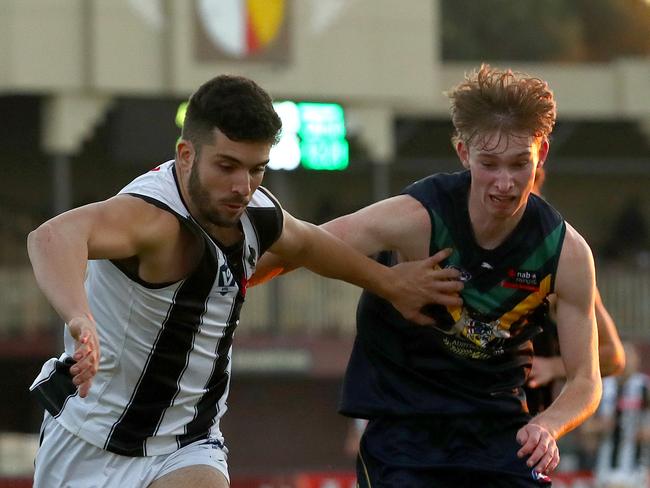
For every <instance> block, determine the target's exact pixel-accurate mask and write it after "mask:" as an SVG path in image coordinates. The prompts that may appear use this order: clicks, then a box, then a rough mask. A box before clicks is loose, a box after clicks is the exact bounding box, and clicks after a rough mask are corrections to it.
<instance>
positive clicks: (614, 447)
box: [584, 342, 650, 488]
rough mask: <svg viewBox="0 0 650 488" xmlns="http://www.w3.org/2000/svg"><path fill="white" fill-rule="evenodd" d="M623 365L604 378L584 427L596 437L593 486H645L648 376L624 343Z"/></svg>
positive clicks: (649, 439)
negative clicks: (618, 371) (597, 401)
mask: <svg viewBox="0 0 650 488" xmlns="http://www.w3.org/2000/svg"><path fill="white" fill-rule="evenodd" d="M624 348H625V354H626V358H627V361H626V365H625V369H624V371H623V373H622V374H621V375H620V376H617V377H609V378H604V379H603V398H602V401H601V403H600V406H599V407H598V411H597V413H596V415H594V416H593V417H592V418H590V419H589V420H588V422H587V423H585V426H584V430H586V431H589V435H592V436H595V437H596V438H597V439H598V446H599V447H598V451H597V455H596V466H595V476H596V486H597V487H598V488H642V487H647V486H648V481H649V480H648V468H649V467H650V378H649V377H648V376H647V375H646V374H644V373H641V372H639V353H638V350H637V349H636V347H635V346H634V344H632V343H630V342H625V343H624Z"/></svg>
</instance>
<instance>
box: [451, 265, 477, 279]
mask: <svg viewBox="0 0 650 488" xmlns="http://www.w3.org/2000/svg"><path fill="white" fill-rule="evenodd" d="M445 268H450V269H455V270H456V271H458V272H459V273H460V275H459V276H458V279H459V280H460V281H462V282H463V283H467V282H468V281H469V280H471V279H472V274H471V273H470V272H469V271H467V270H466V269H463V268H461V267H460V266H456V265H455V264H451V265H449V266H445Z"/></svg>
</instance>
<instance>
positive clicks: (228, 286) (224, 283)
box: [217, 263, 238, 296]
mask: <svg viewBox="0 0 650 488" xmlns="http://www.w3.org/2000/svg"><path fill="white" fill-rule="evenodd" d="M237 289H238V288H237V282H236V281H235V277H234V276H233V274H232V271H230V268H229V267H228V264H227V263H223V264H222V265H221V267H220V268H219V276H218V277H217V291H218V292H219V293H220V294H221V295H222V296H225V295H227V294H228V293H231V292H233V291H237Z"/></svg>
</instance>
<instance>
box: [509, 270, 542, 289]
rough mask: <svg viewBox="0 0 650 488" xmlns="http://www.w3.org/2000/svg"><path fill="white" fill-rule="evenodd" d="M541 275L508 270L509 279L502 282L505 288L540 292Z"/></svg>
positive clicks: (532, 272) (533, 272)
mask: <svg viewBox="0 0 650 488" xmlns="http://www.w3.org/2000/svg"><path fill="white" fill-rule="evenodd" d="M539 281H540V280H539V274H538V273H537V272H535V271H523V270H515V269H514V268H510V269H508V277H507V278H506V279H505V280H503V281H502V282H501V286H503V287H504V288H516V289H519V290H527V291H539Z"/></svg>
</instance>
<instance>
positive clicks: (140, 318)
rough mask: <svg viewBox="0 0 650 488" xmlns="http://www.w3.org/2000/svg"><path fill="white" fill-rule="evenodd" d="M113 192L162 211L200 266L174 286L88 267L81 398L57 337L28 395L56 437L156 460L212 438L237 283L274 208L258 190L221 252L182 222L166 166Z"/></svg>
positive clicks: (273, 231) (241, 288)
mask: <svg viewBox="0 0 650 488" xmlns="http://www.w3.org/2000/svg"><path fill="white" fill-rule="evenodd" d="M120 193H121V194H129V195H133V196H135V197H138V198H142V199H143V200H145V201H147V202H149V203H151V204H153V205H156V206H157V207H159V208H161V209H164V210H166V211H169V212H171V213H172V214H174V215H175V216H176V217H177V218H178V219H179V220H180V221H181V222H182V223H183V224H184V225H187V226H188V227H189V228H190V229H191V230H192V231H193V232H196V233H197V235H200V236H201V237H202V239H203V240H204V243H205V245H204V253H203V256H202V258H201V262H200V264H199V265H198V266H197V267H196V269H195V270H194V271H193V272H192V273H191V274H190V275H189V276H187V277H186V278H185V279H183V280H181V281H178V282H175V283H169V284H150V283H146V282H144V281H143V280H141V279H140V278H139V277H138V276H137V273H132V272H129V270H128V269H126V268H125V267H124V266H122V265H120V263H119V262H113V261H109V260H94V261H89V262H88V270H87V275H86V282H85V286H86V292H87V295H88V300H89V303H90V308H91V311H92V313H93V316H94V318H95V321H96V323H97V330H98V334H99V340H100V345H101V361H100V367H99V371H98V373H97V375H96V377H95V379H94V381H93V385H92V387H91V389H90V392H89V394H88V396H87V397H86V398H80V397H79V395H78V394H77V391H76V388H75V386H74V385H73V383H72V380H71V376H70V374H69V368H70V366H71V365H72V363H73V361H72V359H71V356H72V354H73V352H74V341H73V340H72V338H71V337H70V334H69V333H67V331H66V333H65V334H64V335H65V352H64V353H63V354H62V355H61V357H60V358H59V359H56V358H52V359H50V360H49V361H47V362H46V363H45V364H44V366H43V368H42V370H41V373H40V374H39V375H38V377H37V378H36V380H35V381H34V383H33V384H32V386H31V389H32V391H33V392H34V393H35V394H36V395H37V397H38V398H39V400H40V401H41V403H42V404H43V406H44V407H45V408H46V409H47V410H48V411H49V412H50V413H51V414H52V415H53V416H54V417H55V418H56V419H57V420H58V421H59V422H60V423H61V425H63V426H64V427H65V428H66V429H68V430H69V431H70V432H72V433H73V434H75V435H78V436H79V437H81V438H82V439H84V440H86V441H87V442H90V443H91V444H93V445H96V446H98V447H101V448H103V449H106V450H108V451H111V452H114V453H117V454H122V455H128V456H148V455H157V454H166V453H170V452H173V451H175V450H176V449H177V448H179V447H181V446H184V445H187V444H189V443H191V442H194V441H196V440H199V439H202V438H206V437H211V438H217V439H219V440H222V436H221V432H220V430H219V420H220V418H221V417H222V415H223V414H224V412H225V411H226V408H227V406H226V398H227V396H228V390H229V383H230V357H231V346H232V340H233V334H234V331H235V327H236V326H237V323H238V321H239V312H240V310H241V306H242V304H243V302H244V297H245V294H246V282H247V280H248V279H249V278H250V277H251V275H252V274H253V272H254V269H255V265H256V262H257V259H258V258H259V256H260V255H261V254H262V253H264V251H266V250H267V249H268V248H269V247H270V246H271V245H272V244H273V242H275V240H276V239H277V238H278V237H279V236H280V233H281V232H282V209H281V207H280V205H279V204H278V202H277V201H276V200H275V198H274V197H273V196H272V195H271V194H270V193H269V192H268V191H267V190H266V189H264V188H262V187H260V188H258V190H257V191H256V192H255V193H254V195H253V198H252V200H251V202H250V203H249V205H248V207H247V210H246V212H245V213H244V214H243V215H242V217H241V228H242V231H243V234H244V239H243V241H242V243H241V244H240V245H237V246H233V247H231V248H224V247H222V246H219V245H218V244H216V243H215V242H214V241H213V240H212V239H211V238H210V236H209V235H208V234H207V233H206V232H205V231H204V230H203V229H202V228H201V227H200V226H199V225H198V224H197V223H196V221H195V220H194V219H193V218H192V217H191V215H190V214H189V211H188V209H187V207H186V206H185V204H184V203H183V200H182V197H181V194H180V191H179V187H178V181H177V179H176V174H175V169H174V161H169V162H167V163H164V164H162V165H161V166H159V167H157V168H155V169H154V170H152V171H150V172H148V173H146V174H144V175H142V176H140V177H138V178H136V179H135V180H134V181H133V182H131V183H130V184H129V185H127V186H126V187H125V188H124V189H122V191H121V192H120ZM125 218H128V216H125Z"/></svg>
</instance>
